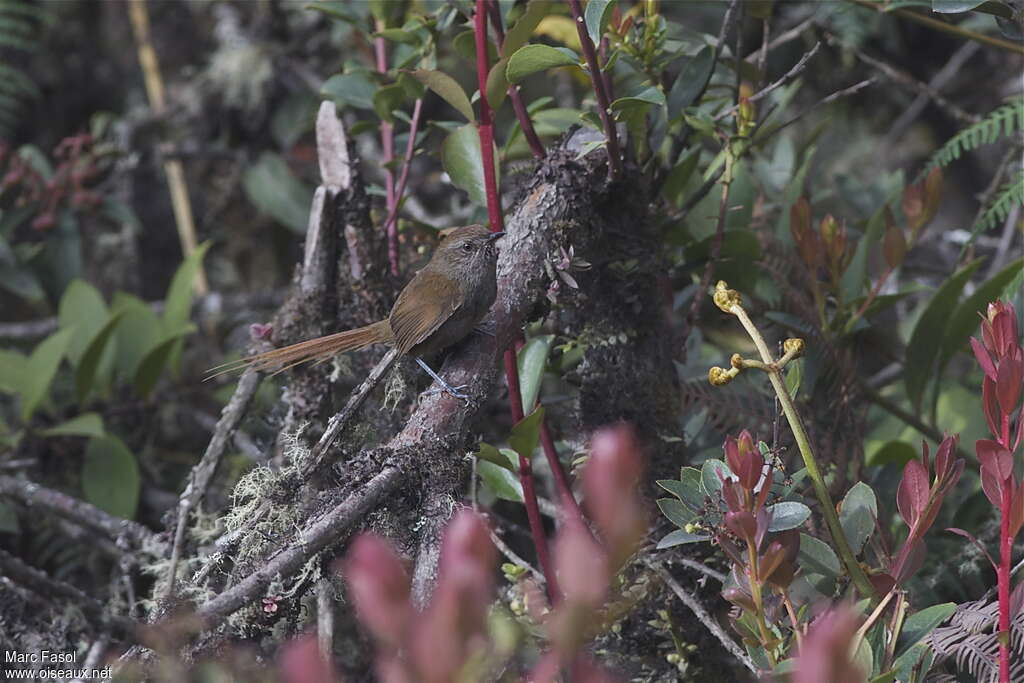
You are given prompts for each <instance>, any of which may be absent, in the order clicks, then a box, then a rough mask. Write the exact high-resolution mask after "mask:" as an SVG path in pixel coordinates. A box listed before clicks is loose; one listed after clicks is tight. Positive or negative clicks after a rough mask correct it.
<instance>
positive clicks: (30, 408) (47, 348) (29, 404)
mask: <svg viewBox="0 0 1024 683" xmlns="http://www.w3.org/2000/svg"><path fill="white" fill-rule="evenodd" d="M75 333H76V331H75V329H74V328H69V329H64V330H58V331H56V332H54V333H53V334H51V335H50V336H49V337H47V338H46V339H45V340H43V341H42V342H41V343H40V344H39V346H37V347H36V348H35V349H34V350H33V351H32V355H31V356H29V358H28V363H27V364H26V366H25V384H24V387H23V389H22V392H21V419H22V421H23V422H28V419H29V418H30V417H32V413H34V412H35V411H36V408H38V407H39V404H40V402H42V400H43V399H44V398H45V397H46V392H47V390H48V389H49V388H50V382H52V381H53V377H54V375H56V374H57V368H58V367H59V366H60V360H61V358H63V357H64V354H65V352H66V351H67V350H68V347H69V346H70V345H71V339H72V337H74V335H75Z"/></svg>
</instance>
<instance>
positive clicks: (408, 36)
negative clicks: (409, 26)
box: [373, 28, 420, 45]
mask: <svg viewBox="0 0 1024 683" xmlns="http://www.w3.org/2000/svg"><path fill="white" fill-rule="evenodd" d="M378 36H379V37H381V38H383V39H384V40H388V41H391V42H392V43H402V44H403V45H419V44H420V38H419V36H417V35H416V34H415V33H412V32H411V31H403V30H402V29H400V28H386V29H384V30H383V31H377V32H376V33H374V34H373V37H374V38H377V37H378Z"/></svg>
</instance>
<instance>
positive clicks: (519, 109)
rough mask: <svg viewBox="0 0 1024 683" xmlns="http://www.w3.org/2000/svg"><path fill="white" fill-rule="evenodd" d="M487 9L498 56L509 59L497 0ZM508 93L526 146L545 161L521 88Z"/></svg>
mask: <svg viewBox="0 0 1024 683" xmlns="http://www.w3.org/2000/svg"><path fill="white" fill-rule="evenodd" d="M487 9H488V14H489V16H490V18H491V25H492V26H493V27H494V37H495V42H496V43H497V45H498V54H499V55H501V56H502V57H507V56H508V55H506V54H505V29H504V28H503V27H502V25H501V8H499V7H498V2H497V0H491V1H490V2H488V3H487ZM506 92H507V93H508V99H509V101H510V102H512V111H514V112H515V114H516V119H517V120H518V121H519V128H520V129H521V130H522V131H523V137H525V138H526V144H527V145H529V147H530V151H531V152H532V153H533V156H534V158H536V159H543V158H544V157H545V156H546V155H547V152H546V151H545V149H544V144H543V143H542V142H541V141H540V137H539V136H538V135H537V130H536V129H535V128H534V127H533V121H531V120H530V113H529V112H528V111H527V109H526V104H525V103H524V102H523V96H522V94H521V93H520V92H519V86H518V85H509V86H508V90H506Z"/></svg>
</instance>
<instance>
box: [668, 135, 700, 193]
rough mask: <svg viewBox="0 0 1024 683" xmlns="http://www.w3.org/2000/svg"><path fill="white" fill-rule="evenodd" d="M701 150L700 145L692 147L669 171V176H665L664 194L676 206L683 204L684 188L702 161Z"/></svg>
mask: <svg viewBox="0 0 1024 683" xmlns="http://www.w3.org/2000/svg"><path fill="white" fill-rule="evenodd" d="M700 151H701V147H700V145H693V146H692V147H690V149H689V150H687V152H686V156H684V157H683V158H682V159H681V160H680V161H679V163H678V164H676V165H675V167H674V168H673V169H672V170H671V171H669V174H668V177H667V178H665V182H664V184H663V185H662V186H661V192H662V194H664V195H665V198H666V199H668V200H669V201H670V202H672V203H674V204H675V205H676V206H680V205H682V201H683V197H682V194H683V190H684V189H685V188H686V181H688V180H689V179H690V177H691V176H692V175H693V172H694V171H695V170H696V169H697V163H698V162H699V161H700Z"/></svg>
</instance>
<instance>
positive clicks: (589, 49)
mask: <svg viewBox="0 0 1024 683" xmlns="http://www.w3.org/2000/svg"><path fill="white" fill-rule="evenodd" d="M569 9H570V10H572V18H573V20H574V21H575V22H576V32H577V33H578V34H579V36H580V47H581V48H582V49H583V57H584V58H585V59H586V60H587V68H588V69H589V70H590V82H591V83H593V84H594V95H596V96H597V113H598V116H600V117H601V124H602V125H603V126H604V135H605V138H607V141H608V175H609V176H610V177H611V179H612V180H618V179H619V178H621V177H622V156H621V154H620V153H619V137H618V134H617V133H616V132H615V122H614V121H612V119H611V111H610V109H609V107H610V106H611V102H610V100H609V99H608V91H607V90H606V89H605V81H604V76H603V75H602V72H601V65H600V63H599V62H598V59H597V51H596V50H594V42H593V41H592V40H590V34H589V33H587V24H586V22H584V21H583V8H582V7H581V6H580V0H569Z"/></svg>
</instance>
